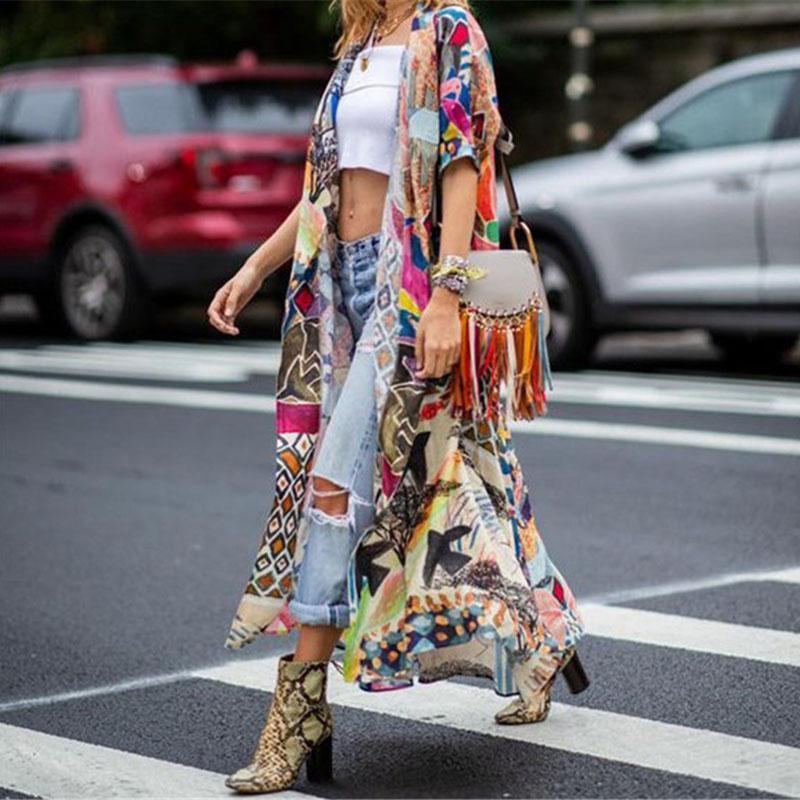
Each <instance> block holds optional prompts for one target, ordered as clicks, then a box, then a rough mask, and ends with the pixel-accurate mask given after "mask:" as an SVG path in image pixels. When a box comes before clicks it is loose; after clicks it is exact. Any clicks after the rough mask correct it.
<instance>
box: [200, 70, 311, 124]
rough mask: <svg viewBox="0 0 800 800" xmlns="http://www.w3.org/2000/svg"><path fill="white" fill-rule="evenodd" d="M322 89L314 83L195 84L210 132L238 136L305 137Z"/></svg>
mask: <svg viewBox="0 0 800 800" xmlns="http://www.w3.org/2000/svg"><path fill="white" fill-rule="evenodd" d="M321 90H322V86H321V85H319V84H316V83H288V82H287V83H283V84H278V83H266V82H262V81H220V82H217V83H203V84H198V86H197V92H198V97H199V101H200V106H201V108H202V113H203V118H204V119H205V120H207V121H208V124H209V126H210V128H211V129H213V130H217V131H229V132H239V133H259V132H262V131H269V132H275V133H299V134H303V133H307V132H308V131H309V130H310V129H311V122H312V119H313V116H314V111H315V110H316V106H317V101H318V100H319V96H320V93H321Z"/></svg>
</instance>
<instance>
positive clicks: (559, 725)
mask: <svg viewBox="0 0 800 800" xmlns="http://www.w3.org/2000/svg"><path fill="white" fill-rule="evenodd" d="M723 579H724V580H723ZM752 580H761V581H773V582H782V583H787V584H794V585H798V584H800V568H798V567H789V568H785V569H780V570H772V571H760V572H752V573H740V574H739V575H738V576H722V578H721V579H720V580H719V581H717V584H718V585H728V584H732V583H736V582H739V583H745V582H750V581H752ZM677 591H680V590H677ZM656 594H658V592H656ZM582 608H583V610H584V614H585V616H586V621H587V634H588V635H589V636H600V637H604V638H607V639H614V640H619V641H633V642H638V643H640V644H643V645H655V646H661V647H669V648H679V649H684V650H691V651H695V652H703V653H709V654H713V655H723V656H727V657H732V658H740V659H749V660H754V661H760V662H763V663H769V664H776V665H782V666H790V667H799V666H800V634H797V633H790V632H786V631H777V630H768V629H762V628H755V627H751V626H745V625H737V624H732V623H727V622H718V621H713V620H705V619H696V618H691V617H681V616H676V615H670V614H662V613H659V612H653V611H646V610H642V609H636V608H622V607H619V606H612V605H603V604H600V603H584V604H583V605H582ZM276 675H277V657H276V656H271V657H267V658H256V659H242V658H241V657H234V658H232V659H231V661H230V662H228V663H226V664H223V665H221V666H214V667H209V668H204V669H196V670H190V671H185V672H180V673H175V674H172V675H161V676H154V677H152V678H149V679H144V680H141V679H140V680H137V681H136V682H135V683H136V686H137V687H140V685H141V686H146V685H153V686H157V685H158V686H164V685H167V684H169V683H177V682H179V681H182V680H188V679H191V678H194V679H202V680H205V681H211V682H216V683H220V684H225V685H229V686H234V687H239V688H247V689H255V690H258V691H264V692H269V691H271V690H272V688H273V687H274V684H275V680H276ZM130 688H131V687H130V686H128V685H126V684H124V683H123V684H119V685H118V686H117V685H112V686H108V687H95V688H92V689H88V690H84V691H83V692H80V691H79V692H72V693H69V695H63V696H61V695H57V696H53V697H52V698H51V699H50V701H49V702H50V704H58V703H60V702H64V701H65V700H72V701H74V700H77V699H80V697H82V696H84V695H85V696H86V697H87V698H88V697H96V696H98V695H101V694H107V695H111V694H116V693H119V692H121V691H126V690H128V689H130ZM587 698H588V701H589V702H591V696H590V695H587ZM329 699H330V700H331V702H332V703H334V704H336V705H339V706H343V707H347V708H351V709H357V710H359V711H362V712H368V713H377V714H384V715H389V716H391V717H395V718H397V719H403V720H408V721H413V722H416V723H423V724H434V725H440V726H444V727H446V728H451V729H453V730H459V731H467V732H470V733H473V734H478V735H481V736H489V737H493V738H496V739H497V738H499V739H504V740H509V741H516V742H522V743H527V744H530V745H539V746H543V747H548V748H553V749H556V750H560V751H563V752H566V753H571V754H576V755H580V756H591V757H595V758H600V759H605V760H609V761H613V762H618V763H621V764H627V765H631V766H635V767H639V768H644V769H653V770H659V771H663V772H666V773H671V774H673V775H680V776H686V777H689V778H695V779H702V780H707V781H713V782H716V783H721V784H728V785H733V786H737V787H740V788H743V789H751V790H755V791H761V792H765V793H770V794H777V795H781V796H787V797H798V796H800V748H797V747H791V746H787V745H783V744H777V743H774V742H767V741H760V740H756V739H751V738H747V737H743V736H736V735H732V734H728V733H724V732H721V731H714V730H708V729H704V728H697V727H692V726H691V725H690V724H687V725H678V724H674V723H669V722H662V721H659V720H656V719H648V718H644V717H639V716H633V715H629V714H621V713H616V712H613V711H608V710H603V709H596V708H591V707H587V706H578V705H572V704H567V703H557V702H554V703H553V706H552V710H551V715H550V717H549V718H548V720H547V721H546V722H545V723H543V724H540V725H521V726H499V725H496V724H495V723H494V722H493V715H494V712H495V711H496V710H497V709H498V708H499V707H500V705H501V704H502V701H501V700H500V698H498V697H497V696H496V695H495V694H494V692H492V691H491V690H490V689H488V688H486V687H484V688H476V687H474V686H468V685H464V684H461V683H455V682H452V681H444V682H438V683H436V684H431V685H424V684H418V685H417V686H415V687H414V688H413V689H411V690H406V691H399V692H386V693H381V694H375V693H367V692H363V691H361V690H360V689H358V687H357V686H356V685H354V684H348V683H345V682H344V681H343V680H342V678H341V677H340V676H339V675H338V673H337V672H335V671H334V670H331V671H330V681H329ZM47 703H48V699H47V698H32V699H30V700H28V701H25V700H22V701H17V702H14V703H10V704H6V705H5V706H0V713H2V712H4V711H11V710H20V709H23V708H26V707H27V708H35V707H37V706H41V705H45V704H47ZM221 781H222V776H220V775H217V774H215V773H211V772H205V771H203V770H199V769H194V768H191V767H187V766H183V765H181V764H173V763H170V762H165V761H159V760H157V759H152V758H145V757H143V756H140V755H136V754H132V753H124V752H122V751H119V750H115V749H111V748H106V747H100V746H97V745H90V744H84V743H80V742H75V741H72V740H68V739H62V738H59V737H55V736H49V735H48V734H44V733H36V732H34V731H29V730H27V729H22V728H15V727H13V726H9V725H2V724H0V787H6V788H11V789H15V790H16V791H20V792H25V793H29V794H36V795H39V796H42V797H64V796H74V797H101V796H102V797H105V796H108V797H161V796H169V797H191V796H196V797H215V796H225V793H224V792H223V791H222V789H221V788H220V787H221ZM283 796H285V797H297V798H300V797H307V796H308V795H301V794H299V793H296V792H291V793H286V794H285V795H283Z"/></svg>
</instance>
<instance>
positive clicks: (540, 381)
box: [432, 125, 553, 420]
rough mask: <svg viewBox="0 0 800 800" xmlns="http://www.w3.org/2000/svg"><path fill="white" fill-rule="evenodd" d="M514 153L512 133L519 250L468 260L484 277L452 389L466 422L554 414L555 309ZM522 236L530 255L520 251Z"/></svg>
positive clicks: (466, 317)
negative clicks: (550, 346)
mask: <svg viewBox="0 0 800 800" xmlns="http://www.w3.org/2000/svg"><path fill="white" fill-rule="evenodd" d="M513 147H514V144H513V138H512V135H511V131H510V130H509V129H508V128H507V127H505V125H504V126H503V128H502V129H501V131H500V135H499V136H498V137H497V140H496V144H495V148H496V155H497V163H498V164H499V171H500V175H501V177H502V179H503V186H504V187H505V192H506V197H507V199H508V208H509V212H510V214H511V227H510V229H509V236H510V239H511V244H512V249H510V250H470V251H469V253H468V254H467V259H468V261H469V264H470V266H471V267H477V268H478V271H479V273H483V274H482V275H480V276H479V277H474V278H472V279H471V280H470V281H469V284H468V285H467V287H466V289H465V290H464V292H463V294H462V297H461V306H460V316H461V357H460V359H459V363H458V364H457V366H456V367H455V368H454V373H453V384H452V411H453V414H454V415H455V416H457V417H460V418H470V419H490V420H497V419H498V418H499V416H500V415H501V414H503V415H504V416H505V417H506V418H508V419H533V418H534V417H536V416H540V415H542V414H545V413H547V398H546V394H545V383H546V384H547V386H548V388H549V389H552V388H553V386H552V377H551V373H550V363H549V359H548V354H547V334H548V333H549V331H550V308H549V306H548V303H547V295H546V293H545V289H544V282H543V280H542V274H541V270H540V268H539V258H538V255H537V253H536V248H535V246H534V244H533V235H532V234H531V230H530V228H529V227H528V225H527V223H526V222H525V221H524V220H523V219H522V214H521V213H520V209H519V202H518V201H517V194H516V192H515V190H514V185H513V183H512V181H511V174H510V173H509V171H508V165H507V164H506V159H505V156H506V154H507V153H510V152H511V150H512V149H513ZM437 172H438V170H437ZM433 194H434V197H433V206H432V218H433V222H434V225H441V214H440V211H439V203H440V201H439V194H440V188H439V187H438V186H436V187H435V188H434V193H433ZM520 231H522V233H523V234H524V236H525V242H524V244H525V247H524V248H520V247H518V244H517V236H518V234H519V232H520ZM503 394H504V395H505V396H504V397H503V396H502V395H503Z"/></svg>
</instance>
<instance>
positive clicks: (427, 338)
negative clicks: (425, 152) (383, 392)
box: [415, 158, 478, 378]
mask: <svg viewBox="0 0 800 800" xmlns="http://www.w3.org/2000/svg"><path fill="white" fill-rule="evenodd" d="M441 186H442V229H441V233H440V236H439V258H441V257H442V256H445V255H458V256H462V257H464V258H466V256H467V253H468V252H469V247H470V241H471V239H472V229H473V226H474V224H475V210H476V206H477V197H478V171H477V169H476V168H475V162H474V161H473V160H472V158H458V159H456V160H455V161H452V162H451V163H449V164H448V165H447V167H445V169H444V171H443V172H442V178H441ZM458 301H459V295H458V294H457V293H456V292H453V291H451V290H450V289H446V288H444V287H442V286H436V287H435V288H434V290H433V292H432V293H431V299H430V301H429V302H428V305H427V306H425V310H424V311H423V312H422V315H421V316H420V319H419V325H418V327H417V336H416V340H415V355H416V359H417V364H418V366H419V369H418V371H417V373H416V376H417V377H418V378H440V377H441V376H442V375H445V374H446V373H447V372H449V371H450V369H451V368H452V367H453V365H454V364H456V363H457V362H458V358H459V355H460V352H461V323H460V320H459V314H458Z"/></svg>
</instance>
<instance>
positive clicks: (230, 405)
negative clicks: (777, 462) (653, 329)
mask: <svg viewBox="0 0 800 800" xmlns="http://www.w3.org/2000/svg"><path fill="white" fill-rule="evenodd" d="M0 392H7V393H19V394H34V395H40V396H45V397H60V398H74V399H82V400H103V401H116V402H122V403H154V404H157V405H168V406H183V407H186V408H208V409H217V410H222V411H245V412H254V413H263V414H273V413H274V412H275V398H274V397H272V396H269V395H267V396H262V395H258V394H255V393H243V392H220V391H211V390H207V389H181V388H174V387H167V386H140V385H137V384H118V383H104V382H102V381H78V380H64V379H61V378H40V377H29V376H24V375H0ZM509 427H510V428H511V430H513V431H515V432H516V433H521V434H535V435H538V436H563V437H568V438H575V439H594V440H607V441H618V442H638V443H641V444H655V445H667V446H673V447H690V448H700V449H711V450H725V451H732V452H740V453H756V454H761V455H766V454H768V455H780V456H793V457H797V456H800V439H789V438H783V437H779V436H759V435H755V434H746V433H727V432H722V431H703V430H696V429H694V428H674V427H661V426H657V425H639V424H636V425H627V424H621V423H613V422H596V421H593V420H566V419H548V418H546V417H544V418H540V419H536V420H533V421H530V422H528V421H525V420H517V421H513V422H511V424H510V426H509Z"/></svg>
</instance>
